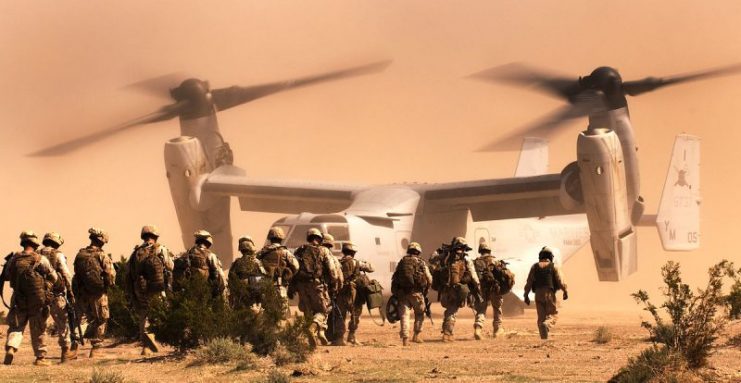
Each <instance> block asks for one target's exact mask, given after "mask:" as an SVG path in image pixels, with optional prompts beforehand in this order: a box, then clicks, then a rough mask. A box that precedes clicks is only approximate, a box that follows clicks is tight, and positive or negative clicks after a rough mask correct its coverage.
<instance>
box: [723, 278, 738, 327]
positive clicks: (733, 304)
mask: <svg viewBox="0 0 741 383" xmlns="http://www.w3.org/2000/svg"><path fill="white" fill-rule="evenodd" d="M731 270H733V269H731ZM732 277H733V279H734V284H733V286H731V291H730V293H729V294H728V296H726V304H727V305H728V316H729V317H730V318H731V319H733V320H737V319H741V270H738V271H733V275H732Z"/></svg>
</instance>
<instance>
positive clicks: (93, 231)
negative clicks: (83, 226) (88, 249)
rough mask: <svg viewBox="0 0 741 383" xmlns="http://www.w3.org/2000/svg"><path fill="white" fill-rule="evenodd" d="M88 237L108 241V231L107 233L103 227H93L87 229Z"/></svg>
mask: <svg viewBox="0 0 741 383" xmlns="http://www.w3.org/2000/svg"><path fill="white" fill-rule="evenodd" d="M87 232H88V234H90V235H89V236H88V238H90V239H97V240H98V241H100V242H103V243H104V244H105V243H108V233H106V232H105V231H104V230H103V229H100V228H97V227H91V228H90V229H88V230H87Z"/></svg>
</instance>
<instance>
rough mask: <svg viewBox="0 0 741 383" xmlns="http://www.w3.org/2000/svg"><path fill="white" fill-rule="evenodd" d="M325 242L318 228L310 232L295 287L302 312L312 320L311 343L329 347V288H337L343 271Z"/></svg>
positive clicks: (298, 256) (300, 254) (300, 252)
mask: <svg viewBox="0 0 741 383" xmlns="http://www.w3.org/2000/svg"><path fill="white" fill-rule="evenodd" d="M322 239H323V235H322V233H321V232H320V231H319V230H318V229H316V228H311V229H309V230H308V231H307V233H306V242H307V243H306V244H305V245H302V246H301V247H299V248H298V249H297V250H296V259H297V260H298V263H299V268H298V272H297V273H296V275H295V277H294V278H293V281H292V284H293V285H295V289H296V292H298V297H299V300H298V308H299V310H301V312H303V313H304V315H305V316H306V317H309V318H311V320H312V323H311V326H310V332H311V337H310V338H309V340H310V342H311V343H312V344H316V341H317V340H318V341H319V342H320V343H321V344H322V345H324V346H326V345H327V344H328V343H329V341H328V340H327V337H326V335H325V331H326V329H327V315H328V314H329V311H330V308H331V306H330V304H331V302H330V298H329V287H330V286H336V285H337V282H338V278H337V275H338V274H339V273H340V271H339V270H337V269H336V268H335V264H334V262H333V261H332V259H331V258H332V257H334V256H333V255H332V252H331V251H329V249H327V248H326V247H324V246H322Z"/></svg>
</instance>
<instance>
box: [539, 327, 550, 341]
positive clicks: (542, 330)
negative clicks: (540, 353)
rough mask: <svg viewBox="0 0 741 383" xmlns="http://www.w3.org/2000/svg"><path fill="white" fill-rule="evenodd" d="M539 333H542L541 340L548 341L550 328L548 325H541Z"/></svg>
mask: <svg viewBox="0 0 741 383" xmlns="http://www.w3.org/2000/svg"><path fill="white" fill-rule="evenodd" d="M538 332H539V333H540V339H543V340H545V339H548V326H546V325H540V326H538Z"/></svg>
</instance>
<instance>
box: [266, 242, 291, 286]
mask: <svg viewBox="0 0 741 383" xmlns="http://www.w3.org/2000/svg"><path fill="white" fill-rule="evenodd" d="M257 258H258V259H259V260H261V261H262V263H263V267H264V268H265V271H266V272H267V273H268V276H270V278H272V279H273V281H276V282H277V281H280V282H281V284H282V285H284V286H285V285H286V284H288V282H289V281H290V280H291V278H292V277H293V271H292V270H291V269H290V268H289V267H288V259H287V258H288V249H286V247H285V246H283V245H279V244H270V245H268V246H265V247H264V248H263V249H262V250H261V251H260V252H259V253H258V254H257Z"/></svg>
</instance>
